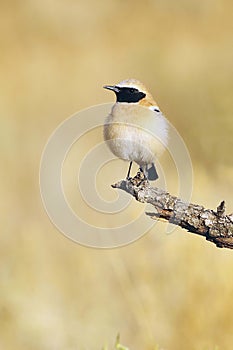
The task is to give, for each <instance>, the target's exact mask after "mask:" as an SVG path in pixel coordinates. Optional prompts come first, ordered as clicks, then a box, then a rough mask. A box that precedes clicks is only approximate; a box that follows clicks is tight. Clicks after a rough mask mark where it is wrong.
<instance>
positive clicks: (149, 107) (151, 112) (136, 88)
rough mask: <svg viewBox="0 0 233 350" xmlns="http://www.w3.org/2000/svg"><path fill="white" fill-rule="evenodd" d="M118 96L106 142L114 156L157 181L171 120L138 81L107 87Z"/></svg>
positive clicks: (109, 118)
mask: <svg viewBox="0 0 233 350" xmlns="http://www.w3.org/2000/svg"><path fill="white" fill-rule="evenodd" d="M103 88H104V89H108V90H111V91H113V92H114V93H115V95H116V102H115V104H114V105H113V107H112V109H111V112H110V113H109V115H108V116H107V117H106V119H105V123H104V130H103V134H104V140H105V142H106V143H107V145H108V147H109V149H110V150H111V151H112V153H113V154H114V155H115V156H116V157H118V158H120V159H123V160H125V161H129V162H130V163H129V169H128V172H127V176H126V179H130V172H131V167H132V163H133V162H135V163H137V164H138V165H139V167H140V170H141V171H142V172H143V174H144V177H145V179H147V180H151V181H153V180H156V179H158V173H157V171H156V167H155V162H156V159H157V158H158V157H159V156H160V155H161V154H162V153H163V151H164V150H165V149H166V147H167V144H168V129H169V128H168V126H169V124H168V120H167V119H166V118H165V116H164V115H163V114H162V112H161V111H160V108H159V106H158V104H157V103H156V102H155V100H154V98H153V96H152V95H151V93H150V92H149V91H148V90H147V88H146V87H145V86H144V84H143V83H141V82H140V81H139V80H137V79H125V80H123V81H121V82H119V83H118V84H116V85H105V86H104V87H103Z"/></svg>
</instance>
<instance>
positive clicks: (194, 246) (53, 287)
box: [0, 0, 233, 350]
mask: <svg viewBox="0 0 233 350" xmlns="http://www.w3.org/2000/svg"><path fill="white" fill-rule="evenodd" d="M232 12H233V2H232V1H230V0H222V1H216V0H202V1H201V0H189V1H187V0H186V1H185V0H177V1H175V2H174V1H172V0H157V1H156V0H150V1H149V0H145V1H143V2H139V1H132V0H125V1H122V0H118V1H116V0H115V1H114V0H102V1H101V2H97V1H93V0H86V1H78V0H76V1H74V0H66V1H61V0H60V1H54V0H46V1H45V0H40V1H38V0H24V1H13V0H10V1H1V11H0V29H1V30H0V50H1V55H0V76H1V79H0V113H1V127H0V133H1V137H0V143H1V155H2V161H1V165H2V166H1V182H0V188H1V198H2V201H1V235H0V349H5V350H11V349H12V350H13V349H18V350H25V349H33V350H40V349H43V350H47V349H48V350H52V349H56V350H60V349H69V350H73V349H88V350H89V349H91V350H92V349H93V350H94V349H100V348H101V347H102V346H104V345H105V344H106V345H108V346H109V348H112V347H113V344H114V341H115V338H116V335H117V333H118V332H120V334H121V342H122V343H123V344H125V345H127V346H128V347H129V348H130V349H138V350H139V349H148V350H152V349H156V346H159V349H164V350H181V349H189V350H192V349H193V350H194V349H195V350H197V349H198V350H199V349H200V350H215V349H219V350H221V349H224V350H228V349H229V350H230V349H232V344H233V305H232V295H233V279H232V269H233V257H232V252H231V251H228V250H226V249H217V248H216V247H215V246H214V245H213V244H211V243H209V242H206V241H205V240H204V239H203V238H202V237H198V236H195V235H192V234H188V233H186V232H185V231H183V230H181V229H177V230H176V231H175V232H173V234H171V235H167V234H166V232H165V228H164V227H165V225H164V224H163V223H159V224H157V225H156V228H154V229H152V230H150V232H148V233H147V234H146V235H144V236H143V238H141V239H140V240H138V241H136V242H135V243H133V244H131V245H128V246H125V247H123V248H118V249H114V250H96V249H91V248H86V247H82V246H79V245H78V244H75V243H73V242H72V241H70V240H69V239H67V238H65V237H64V236H63V235H62V234H60V233H59V232H58V231H57V229H56V228H55V227H54V226H53V225H52V223H51V222H50V221H49V218H48V217H47V215H46V213H45V211H44V208H43V205H42V203H41V198H40V192H39V163H40V158H41V154H42V151H43V148H44V146H45V144H46V142H47V139H48V138H49V136H50V134H51V133H52V132H53V130H54V129H55V128H56V127H57V126H58V125H59V124H60V123H61V122H62V121H63V120H65V119H66V118H68V117H69V116H70V115H72V114H73V113H75V112H77V111H78V110H80V109H83V108H86V107H89V106H91V105H95V104H100V103H104V102H111V101H113V99H114V97H113V95H111V94H110V92H106V91H105V90H103V89H102V86H103V85H105V84H113V83H117V82H119V81H120V80H123V79H125V78H129V77H134V78H137V79H139V80H141V81H143V82H144V83H145V84H146V86H147V87H148V88H149V89H150V91H151V92H152V94H153V95H154V96H155V97H156V100H157V102H158V104H159V106H160V107H161V109H162V111H163V112H164V114H165V115H166V116H167V117H168V119H169V120H170V121H171V122H172V124H173V125H174V126H175V127H176V128H177V130H178V131H179V133H180V134H181V135H182V137H183V139H184V140H185V142H186V145H187V147H188V149H189V152H190V155H191V159H192V164H193V171H194V184H193V195H192V201H193V202H196V203H199V204H202V205H204V206H206V207H208V208H213V209H214V208H216V207H217V205H218V204H219V203H220V201H221V200H223V199H225V201H226V206H227V211H228V213H230V212H232V211H233V199H232V188H233V157H232V151H233V140H232V134H233V119H232V110H233V98H232V97H233V96H232V91H233V89H232V88H233V68H232V67H233V66H232V62H233V48H232V32H233V27H232ZM101 118H102V116H100V120H101ZM103 118H104V116H103ZM164 162H165V163H166V159H165V160H164ZM119 164H121V165H122V163H119ZM165 166H166V164H165ZM109 167H110V165H109ZM115 168H116V167H115ZM115 168H114V169H115ZM168 168H169V167H168ZM115 170H116V171H115ZM115 170H114V172H112V171H111V168H110V170H109V171H108V176H107V179H106V183H105V182H104V181H103V180H102V182H103V183H102V191H103V192H104V191H105V190H104V189H105V188H106V192H108V191H109V193H110V192H111V191H113V190H112V189H111V188H110V184H111V183H113V182H115V181H116V180H118V179H121V178H122V177H124V176H125V173H126V170H127V166H125V165H124V166H120V167H117V168H116V169H115ZM111 193H113V192H111ZM106 196H107V194H106ZM76 205H78V203H76ZM115 220H117V219H116V218H115Z"/></svg>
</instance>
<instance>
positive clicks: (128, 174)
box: [126, 161, 133, 180]
mask: <svg viewBox="0 0 233 350" xmlns="http://www.w3.org/2000/svg"><path fill="white" fill-rule="evenodd" d="M132 164H133V162H132V161H131V162H130V163H129V170H128V173H127V176H126V179H127V180H128V179H129V176H130V170H131V168H132Z"/></svg>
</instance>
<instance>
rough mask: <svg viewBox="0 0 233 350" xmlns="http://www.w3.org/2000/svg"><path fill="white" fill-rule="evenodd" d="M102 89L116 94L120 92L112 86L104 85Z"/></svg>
mask: <svg viewBox="0 0 233 350" xmlns="http://www.w3.org/2000/svg"><path fill="white" fill-rule="evenodd" d="M103 88H104V89H107V90H112V91H114V92H116V93H117V92H119V91H120V89H119V87H117V86H113V85H105V86H103Z"/></svg>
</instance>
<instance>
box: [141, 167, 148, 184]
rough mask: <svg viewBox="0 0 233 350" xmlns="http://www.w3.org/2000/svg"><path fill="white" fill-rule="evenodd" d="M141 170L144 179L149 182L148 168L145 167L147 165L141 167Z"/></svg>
mask: <svg viewBox="0 0 233 350" xmlns="http://www.w3.org/2000/svg"><path fill="white" fill-rule="evenodd" d="M139 170H140V171H141V172H142V173H143V175H144V179H145V180H148V178H147V168H146V166H145V165H142V166H140V168H139Z"/></svg>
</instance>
